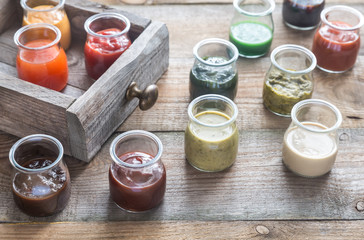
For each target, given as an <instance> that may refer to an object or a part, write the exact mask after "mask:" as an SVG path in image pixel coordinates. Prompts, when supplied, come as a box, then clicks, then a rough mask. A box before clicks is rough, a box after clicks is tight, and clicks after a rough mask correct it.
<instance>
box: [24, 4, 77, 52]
mask: <svg viewBox="0 0 364 240" xmlns="http://www.w3.org/2000/svg"><path fill="white" fill-rule="evenodd" d="M64 3H65V0H53V1H49V0H21V1H20V5H21V6H22V8H23V13H24V14H23V15H24V16H23V26H25V25H29V24H32V23H49V24H52V25H54V26H56V27H57V28H58V29H59V30H60V31H61V35H62V36H61V46H62V48H63V49H64V50H67V49H68V48H69V46H70V44H71V25H70V22H69V20H68V17H67V14H66V11H65V10H64Z"/></svg>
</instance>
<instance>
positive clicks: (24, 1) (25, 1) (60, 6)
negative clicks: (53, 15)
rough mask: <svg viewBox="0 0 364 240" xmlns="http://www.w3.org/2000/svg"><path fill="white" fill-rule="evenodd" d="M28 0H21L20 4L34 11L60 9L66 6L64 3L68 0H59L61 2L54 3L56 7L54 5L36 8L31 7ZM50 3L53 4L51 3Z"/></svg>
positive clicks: (25, 8)
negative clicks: (46, 7)
mask: <svg viewBox="0 0 364 240" xmlns="http://www.w3.org/2000/svg"><path fill="white" fill-rule="evenodd" d="M27 1H28V0H21V1H20V5H21V6H22V8H23V9H24V10H27V11H33V12H49V11H54V10H58V9H60V8H62V7H63V6H64V3H65V2H66V0H59V3H58V4H57V5H54V7H52V8H48V9H34V8H31V7H29V6H28V4H27ZM40 5H42V4H39V5H38V6H40ZM49 5H51V4H49Z"/></svg>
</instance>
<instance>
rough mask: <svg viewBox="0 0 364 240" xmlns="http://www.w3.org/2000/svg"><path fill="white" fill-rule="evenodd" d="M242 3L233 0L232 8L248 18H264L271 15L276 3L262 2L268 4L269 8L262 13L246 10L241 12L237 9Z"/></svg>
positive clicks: (271, 0) (270, 1)
mask: <svg viewBox="0 0 364 240" xmlns="http://www.w3.org/2000/svg"><path fill="white" fill-rule="evenodd" d="M242 1H244V0H234V2H233V5H234V8H235V9H236V10H237V11H238V12H239V13H241V14H245V15H248V16H252V17H262V16H266V15H269V14H271V13H272V12H273V11H274V9H275V7H276V3H275V1H274V0H263V1H265V2H267V3H269V8H268V9H267V10H265V11H263V12H248V11H246V10H243V9H241V8H240V7H239V4H240V3H241V2H242Z"/></svg>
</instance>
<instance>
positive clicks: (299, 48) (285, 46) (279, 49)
mask: <svg viewBox="0 0 364 240" xmlns="http://www.w3.org/2000/svg"><path fill="white" fill-rule="evenodd" d="M286 50H296V51H299V52H303V53H304V54H306V55H307V56H308V57H309V58H310V59H311V65H310V66H309V67H308V68H306V69H304V70H299V71H292V70H289V69H286V68H283V67H281V66H280V65H279V64H278V63H277V61H276V59H275V56H276V55H277V54H278V53H279V52H282V51H286ZM270 60H271V62H272V64H273V65H274V66H275V67H277V68H278V69H280V70H281V71H284V72H287V73H291V74H306V73H309V72H311V71H313V70H314V69H315V67H316V64H317V60H316V57H315V55H314V54H313V53H312V52H311V51H310V50H308V49H307V48H305V47H302V46H299V45H295V44H283V45H280V46H278V47H276V48H275V49H274V50H273V51H272V53H271V55H270Z"/></svg>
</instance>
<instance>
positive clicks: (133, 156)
mask: <svg viewBox="0 0 364 240" xmlns="http://www.w3.org/2000/svg"><path fill="white" fill-rule="evenodd" d="M162 152H163V146H162V142H161V141H160V140H159V138H158V137H157V136H155V135H154V134H152V133H150V132H146V131H141V130H133V131H128V132H125V133H123V134H121V135H119V136H118V137H116V138H115V139H114V141H113V142H112V143H111V146H110V155H111V158H112V160H113V162H112V163H111V166H110V169H109V184H110V195H111V198H112V200H113V201H114V202H115V203H116V205H117V206H119V207H120V208H122V209H123V210H126V211H130V212H141V211H146V210H150V209H152V208H154V207H156V206H158V205H159V204H160V203H161V202H162V200H163V197H164V193H165V191H166V169H165V167H164V164H163V163H162V160H161V157H162Z"/></svg>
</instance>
